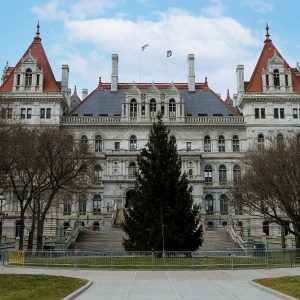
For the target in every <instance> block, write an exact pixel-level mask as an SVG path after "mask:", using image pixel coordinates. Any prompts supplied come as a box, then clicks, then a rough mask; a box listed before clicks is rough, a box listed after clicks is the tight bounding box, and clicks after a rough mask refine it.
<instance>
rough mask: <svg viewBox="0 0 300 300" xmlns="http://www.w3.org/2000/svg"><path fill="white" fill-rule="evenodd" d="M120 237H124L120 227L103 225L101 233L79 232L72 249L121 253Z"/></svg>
mask: <svg viewBox="0 0 300 300" xmlns="http://www.w3.org/2000/svg"><path fill="white" fill-rule="evenodd" d="M122 235H124V233H123V231H122V229H121V228H120V227H116V226H113V227H112V226H111V225H105V226H104V227H103V231H92V230H87V231H84V232H81V233H80V235H79V237H78V239H77V241H76V243H74V248H78V249H79V250H83V251H99V252H106V251H123V250H124V248H123V246H122V241H123V239H122Z"/></svg>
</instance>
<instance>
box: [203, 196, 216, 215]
mask: <svg viewBox="0 0 300 300" xmlns="http://www.w3.org/2000/svg"><path fill="white" fill-rule="evenodd" d="M205 212H206V214H213V213H214V199H213V196H212V195H211V194H207V195H206V196H205Z"/></svg>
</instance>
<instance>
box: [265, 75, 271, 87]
mask: <svg viewBox="0 0 300 300" xmlns="http://www.w3.org/2000/svg"><path fill="white" fill-rule="evenodd" d="M266 85H267V86H269V85H270V82H269V74H267V75H266Z"/></svg>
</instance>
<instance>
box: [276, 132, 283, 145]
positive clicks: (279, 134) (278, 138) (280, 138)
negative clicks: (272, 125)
mask: <svg viewBox="0 0 300 300" xmlns="http://www.w3.org/2000/svg"><path fill="white" fill-rule="evenodd" d="M276 140H277V145H278V146H279V147H282V146H283V135H282V134H281V133H278V135H277V138H276Z"/></svg>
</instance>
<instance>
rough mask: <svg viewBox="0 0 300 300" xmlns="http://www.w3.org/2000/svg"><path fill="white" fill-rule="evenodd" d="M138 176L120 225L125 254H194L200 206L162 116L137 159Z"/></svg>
mask: <svg viewBox="0 0 300 300" xmlns="http://www.w3.org/2000/svg"><path fill="white" fill-rule="evenodd" d="M138 170H139V171H138V172H137V173H136V183H135V188H134V193H133V196H132V202H131V205H132V206H131V207H129V208H127V209H126V210H125V213H124V215H125V221H124V223H123V225H122V228H123V230H124V232H125V233H126V234H127V237H128V238H127V239H124V241H123V245H124V248H125V250H127V251H162V250H163V249H164V250H165V251H194V250H196V249H198V247H199V246H200V245H201V244H202V234H203V231H202V226H201V225H200V215H199V205H196V204H193V196H192V188H191V187H189V186H188V184H189V182H188V179H187V175H186V173H184V174H181V160H180V157H179V155H178V153H177V148H176V141H175V139H172V138H169V130H167V128H166V126H165V125H164V124H163V122H162V120H161V116H159V117H158V121H157V122H155V123H154V124H153V125H152V127H151V129H150V134H149V142H148V143H147V145H146V147H145V148H144V149H142V151H141V153H140V155H139V156H138Z"/></svg>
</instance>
